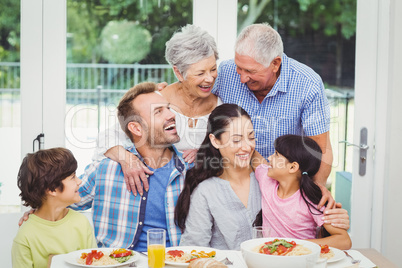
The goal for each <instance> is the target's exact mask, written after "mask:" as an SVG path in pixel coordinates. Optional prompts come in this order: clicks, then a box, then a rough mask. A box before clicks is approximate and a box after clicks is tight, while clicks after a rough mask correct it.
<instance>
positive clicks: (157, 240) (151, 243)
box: [147, 228, 166, 268]
mask: <svg viewBox="0 0 402 268" xmlns="http://www.w3.org/2000/svg"><path fill="white" fill-rule="evenodd" d="M147 245H148V267H150V268H162V267H165V248H166V230H164V229H157V228H156V229H149V230H148V231H147Z"/></svg>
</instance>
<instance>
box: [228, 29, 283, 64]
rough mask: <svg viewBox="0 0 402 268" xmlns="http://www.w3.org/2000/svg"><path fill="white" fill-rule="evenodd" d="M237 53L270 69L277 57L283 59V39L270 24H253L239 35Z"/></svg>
mask: <svg viewBox="0 0 402 268" xmlns="http://www.w3.org/2000/svg"><path fill="white" fill-rule="evenodd" d="M235 52H236V53H237V54H239V55H245V56H249V57H251V58H253V59H254V60H255V61H257V62H258V63H260V64H262V65H264V66H265V67H268V66H269V65H270V64H271V62H272V61H273V60H274V59H275V58H276V57H280V58H281V59H282V54H283V43H282V38H281V36H280V35H279V33H278V32H277V31H275V30H274V29H273V28H272V27H271V26H270V25H269V24H268V23H260V24H252V25H249V26H247V27H246V28H244V29H243V30H242V31H241V33H240V34H239V35H238V37H237V40H236V44H235Z"/></svg>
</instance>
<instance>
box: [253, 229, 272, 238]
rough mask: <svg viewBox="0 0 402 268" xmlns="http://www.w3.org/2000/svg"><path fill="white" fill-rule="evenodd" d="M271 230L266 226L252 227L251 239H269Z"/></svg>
mask: <svg viewBox="0 0 402 268" xmlns="http://www.w3.org/2000/svg"><path fill="white" fill-rule="evenodd" d="M270 233H271V228H269V227H268V226H253V239H255V238H265V237H270Z"/></svg>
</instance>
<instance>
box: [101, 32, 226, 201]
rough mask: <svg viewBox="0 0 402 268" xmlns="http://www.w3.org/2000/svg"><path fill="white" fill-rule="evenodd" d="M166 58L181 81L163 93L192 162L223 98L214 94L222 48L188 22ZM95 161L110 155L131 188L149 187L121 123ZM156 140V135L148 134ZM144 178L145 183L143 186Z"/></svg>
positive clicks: (180, 147) (168, 46)
mask: <svg viewBox="0 0 402 268" xmlns="http://www.w3.org/2000/svg"><path fill="white" fill-rule="evenodd" d="M165 57H166V60H167V61H168V62H169V63H170V64H171V65H172V67H173V70H174V73H175V75H176V77H177V79H178V82H176V83H173V84H171V85H168V86H167V87H166V88H165V89H163V91H161V94H162V95H163V96H164V97H165V98H166V99H167V100H168V101H169V103H170V107H171V109H172V111H173V112H174V113H175V114H176V129H177V131H178V134H179V136H180V142H179V143H177V144H175V146H176V148H177V149H178V150H180V151H182V152H183V157H184V158H185V160H186V161H188V162H192V161H193V160H194V158H195V154H196V151H197V149H198V148H199V146H200V144H201V143H202V141H203V140H204V137H205V134H206V128H207V121H208V116H209V114H210V113H211V112H212V110H213V109H214V108H215V107H216V106H217V105H220V104H221V103H222V101H221V100H220V99H219V98H218V97H216V96H215V95H214V94H212V93H211V90H212V87H213V85H214V82H215V79H216V77H217V75H218V72H217V65H216V60H217V59H218V51H217V47H216V43H215V40H214V38H213V37H212V36H211V35H209V34H208V33H207V32H206V31H205V30H203V29H201V28H199V27H197V26H195V25H187V26H184V27H182V28H181V29H180V30H179V31H178V32H176V33H175V34H174V35H173V36H172V38H171V39H170V40H169V41H168V42H167V43H166V52H165ZM151 135H152V133H151ZM99 137H100V139H99V141H98V148H97V149H96V151H95V155H94V160H101V159H102V158H104V156H106V157H109V158H111V159H113V160H115V161H117V162H119V163H120V164H121V166H122V169H123V172H124V174H125V180H126V184H127V188H128V189H129V190H130V189H131V190H132V191H133V192H134V193H136V191H137V190H138V192H139V193H140V194H141V195H142V193H143V188H144V189H145V190H148V181H147V179H146V174H145V173H148V174H152V171H150V170H149V169H148V168H147V167H146V166H145V165H144V164H143V163H142V162H141V161H140V160H139V159H138V158H137V157H136V156H134V155H133V154H131V153H130V152H128V151H126V150H125V149H124V147H126V146H128V145H132V143H131V141H130V139H129V138H128V137H127V136H126V135H125V133H124V132H123V131H122V130H121V128H120V127H119V126H115V127H114V128H112V129H109V130H107V131H106V133H104V134H103V133H102V134H100V135H99ZM148 138H150V139H152V138H153V137H148ZM141 181H142V182H143V184H144V185H143V186H144V187H142V186H141Z"/></svg>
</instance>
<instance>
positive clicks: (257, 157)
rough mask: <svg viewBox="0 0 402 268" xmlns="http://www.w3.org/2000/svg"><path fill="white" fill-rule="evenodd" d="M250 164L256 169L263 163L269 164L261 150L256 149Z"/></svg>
mask: <svg viewBox="0 0 402 268" xmlns="http://www.w3.org/2000/svg"><path fill="white" fill-rule="evenodd" d="M250 164H251V167H252V168H253V169H254V170H255V169H256V168H257V167H258V166H259V165H261V164H264V165H267V164H268V161H267V160H266V159H265V158H264V157H263V156H262V155H261V154H260V153H259V152H257V151H254V154H253V157H252V158H251V163H250Z"/></svg>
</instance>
